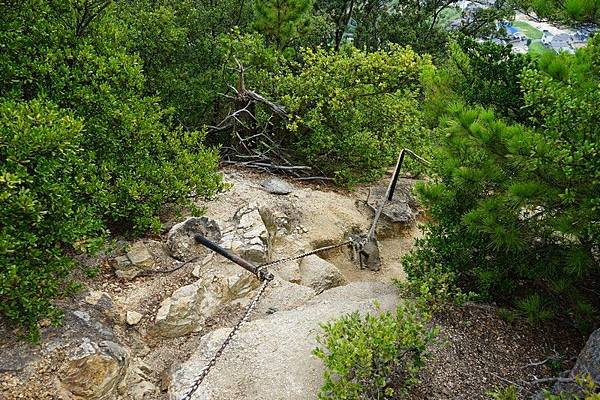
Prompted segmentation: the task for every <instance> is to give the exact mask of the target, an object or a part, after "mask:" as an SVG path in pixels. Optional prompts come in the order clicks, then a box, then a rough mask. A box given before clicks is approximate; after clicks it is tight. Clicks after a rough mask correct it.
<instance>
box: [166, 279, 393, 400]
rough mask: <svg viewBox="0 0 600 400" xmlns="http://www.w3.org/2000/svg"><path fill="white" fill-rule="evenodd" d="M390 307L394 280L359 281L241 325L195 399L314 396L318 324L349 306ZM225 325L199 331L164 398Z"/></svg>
mask: <svg viewBox="0 0 600 400" xmlns="http://www.w3.org/2000/svg"><path fill="white" fill-rule="evenodd" d="M375 301H376V302H378V303H379V304H380V307H381V310H391V309H393V308H394V307H395V306H396V305H397V304H398V302H399V296H398V293H397V292H396V289H395V287H394V285H392V284H387V283H375V282H370V283H367V282H361V283H352V284H349V285H346V286H342V287H337V288H334V289H331V290H328V291H326V292H324V293H322V294H321V295H319V296H317V297H315V298H313V299H312V300H309V301H308V302H307V303H306V304H304V305H303V306H300V307H299V308H296V309H293V310H289V311H280V312H276V313H274V314H272V315H269V316H267V317H265V318H263V319H257V320H254V321H251V322H250V323H248V324H246V325H245V326H244V329H242V330H241V331H240V333H239V335H238V336H237V337H236V340H235V341H234V342H233V343H232V344H231V345H230V346H229V348H228V349H227V351H226V352H225V353H224V355H223V357H221V358H220V359H219V361H218V362H217V364H216V365H215V367H214V368H213V369H212V371H211V373H210V375H209V376H208V377H207V378H206V379H205V381H204V383H203V384H202V385H201V386H200V388H199V389H198V391H197V392H196V393H195V394H194V395H193V397H192V399H194V400H200V399H203V400H217V399H219V400H233V399H236V400H237V399H247V400H255V399H256V400H258V399H261V400H262V399H270V400H277V399H282V400H283V399H285V400H296V399H298V400H299V399H302V400H305V399H313V398H316V397H317V392H318V390H319V388H320V386H321V385H322V373H323V364H322V362H321V361H320V360H318V359H317V358H316V357H314V356H313V355H312V353H311V352H312V350H313V349H314V348H315V347H316V345H317V343H316V338H315V337H316V335H317V334H318V333H319V332H320V328H319V324H320V323H322V322H325V321H328V320H331V319H333V318H339V317H340V316H342V315H345V314H348V313H350V312H353V311H357V310H358V311H360V312H363V313H364V312H377V308H376V307H375V306H374V305H373V303H374V302H375ZM228 333H229V329H218V330H216V331H213V332H211V333H210V334H208V335H206V336H204V337H203V338H202V340H201V341H200V345H199V347H198V350H197V351H196V352H195V353H194V354H192V356H191V357H190V359H189V360H188V361H187V362H185V363H184V364H182V365H181V366H180V368H179V369H177V370H176V371H175V372H174V373H173V375H172V377H171V384H170V387H169V398H170V399H172V400H179V399H180V398H181V397H182V395H183V394H184V393H185V392H186V391H187V390H188V389H189V387H190V385H191V384H192V382H193V380H194V379H195V378H196V377H197V374H198V371H199V370H200V369H202V368H203V367H204V365H205V364H206V362H207V361H208V360H209V359H210V357H211V356H212V355H213V354H214V352H215V351H216V349H217V348H218V347H219V346H220V345H221V342H222V340H223V339H224V338H225V337H226V336H227V334H228Z"/></svg>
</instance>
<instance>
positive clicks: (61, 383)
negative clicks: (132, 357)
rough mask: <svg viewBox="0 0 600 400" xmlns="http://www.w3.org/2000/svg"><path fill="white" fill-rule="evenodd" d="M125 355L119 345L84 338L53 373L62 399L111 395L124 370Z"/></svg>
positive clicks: (112, 396) (105, 397) (126, 356)
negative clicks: (58, 369)
mask: <svg viewBox="0 0 600 400" xmlns="http://www.w3.org/2000/svg"><path fill="white" fill-rule="evenodd" d="M127 364H128V354H127V351H126V350H125V349H124V348H123V347H121V346H120V345H119V344H117V343H115V342H111V341H102V342H100V343H96V342H92V341H90V340H89V339H87V340H86V339H84V340H83V342H82V343H81V345H80V346H79V347H78V348H76V349H75V351H74V352H73V353H72V354H71V356H70V358H69V359H68V360H67V361H66V362H65V363H64V364H63V365H62V366H61V368H60V371H59V373H58V375H57V379H58V382H57V386H58V390H59V392H60V393H61V394H62V395H63V396H65V397H66V398H78V399H79V398H82V399H89V400H97V399H98V400H99V399H111V398H114V394H113V391H114V390H115V388H116V387H117V385H118V384H119V383H120V382H121V380H122V379H123V377H124V376H125V374H126V371H127Z"/></svg>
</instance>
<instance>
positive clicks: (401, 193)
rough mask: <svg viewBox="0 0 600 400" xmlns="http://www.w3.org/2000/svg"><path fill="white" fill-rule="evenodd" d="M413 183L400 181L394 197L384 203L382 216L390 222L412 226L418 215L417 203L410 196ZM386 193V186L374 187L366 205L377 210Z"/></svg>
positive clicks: (405, 180)
mask: <svg viewBox="0 0 600 400" xmlns="http://www.w3.org/2000/svg"><path fill="white" fill-rule="evenodd" d="M412 185H413V182H412V181H410V180H408V179H400V180H399V181H398V185H397V186H396V190H395V192H394V197H393V198H392V200H391V201H386V204H385V206H384V207H383V211H382V214H383V216H384V217H385V218H387V219H388V220H389V221H390V222H394V223H401V224H412V223H413V222H415V219H416V217H417V214H418V207H419V205H418V203H417V200H416V199H415V197H414V196H413V195H412V193H411V191H412ZM386 192H387V183H386V185H380V186H375V187H373V188H371V192H370V196H369V200H368V204H369V205H370V206H371V207H373V208H378V207H379V206H380V205H381V202H382V201H384V200H385V195H386Z"/></svg>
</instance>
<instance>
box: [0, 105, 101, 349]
mask: <svg viewBox="0 0 600 400" xmlns="http://www.w3.org/2000/svg"><path fill="white" fill-rule="evenodd" d="M82 138H83V123H82V121H81V120H79V119H77V118H74V117H73V116H72V115H70V114H69V113H67V112H64V111H60V110H59V109H58V108H57V107H56V106H55V105H53V104H51V103H48V102H43V101H31V102H29V103H26V102H13V101H2V102H0V313H1V314H4V315H5V316H7V317H8V318H9V319H11V320H14V321H18V322H20V323H21V324H22V325H23V326H25V327H26V328H28V330H29V335H30V338H32V339H34V338H35V336H36V335H37V333H38V330H37V325H36V323H37V321H38V319H40V318H43V317H50V318H51V319H52V320H54V321H55V322H56V321H58V318H59V316H60V314H59V313H58V311H57V310H56V309H55V308H54V306H53V305H52V303H51V301H50V300H51V299H52V298H53V297H58V296H62V295H64V294H67V293H69V292H70V290H71V289H73V288H74V286H73V284H72V283H71V282H68V281H66V280H65V278H66V276H67V274H68V273H69V271H70V269H71V268H72V267H73V262H72V260H71V259H69V258H68V257H66V256H65V251H66V250H67V249H77V250H85V249H93V248H94V247H96V246H97V245H98V244H99V242H98V241H99V239H100V240H101V239H102V238H101V235H100V236H99V234H101V233H102V231H103V230H102V227H103V223H102V220H101V216H100V215H98V213H97V212H96V209H95V207H94V204H93V202H92V201H90V199H91V197H92V196H93V195H94V193H93V189H94V186H93V185H90V179H89V177H90V176H91V175H92V174H93V173H94V168H93V165H90V164H86V160H85V158H84V157H82V156H84V154H85V152H84V151H83V149H82V147H81V142H82Z"/></svg>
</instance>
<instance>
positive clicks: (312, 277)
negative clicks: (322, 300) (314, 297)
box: [300, 255, 346, 294]
mask: <svg viewBox="0 0 600 400" xmlns="http://www.w3.org/2000/svg"><path fill="white" fill-rule="evenodd" d="M300 283H301V284H302V285H304V286H308V287H311V288H313V289H314V290H315V291H316V292H317V294H318V293H321V292H323V291H325V290H327V289H331V288H333V287H336V286H340V285H343V284H345V283H346V279H345V278H344V275H342V273H341V272H340V270H339V269H338V268H337V267H336V266H335V265H333V264H331V263H330V262H328V261H325V260H323V259H322V258H321V257H319V256H316V255H312V256H308V257H305V258H303V259H302V261H301V262H300Z"/></svg>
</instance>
